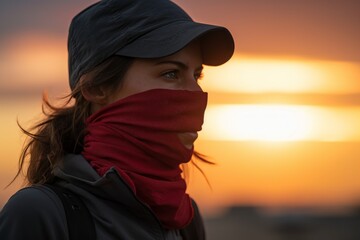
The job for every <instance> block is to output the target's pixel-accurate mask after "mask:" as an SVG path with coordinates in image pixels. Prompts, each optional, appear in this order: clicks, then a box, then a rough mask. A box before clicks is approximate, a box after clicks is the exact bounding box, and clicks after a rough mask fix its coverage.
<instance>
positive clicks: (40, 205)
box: [0, 186, 68, 240]
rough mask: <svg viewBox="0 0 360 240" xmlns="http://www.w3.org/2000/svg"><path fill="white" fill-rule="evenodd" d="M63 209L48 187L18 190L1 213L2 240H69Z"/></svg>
mask: <svg viewBox="0 0 360 240" xmlns="http://www.w3.org/2000/svg"><path fill="white" fill-rule="evenodd" d="M67 232H68V231H67V225H66V217H65V213H64V209H63V206H62V203H61V201H60V200H59V199H58V197H57V196H56V194H55V193H54V192H53V191H52V190H51V189H49V188H47V187H45V186H33V187H27V188H24V189H21V190H19V191H18V192H17V193H15V194H14V195H13V196H12V197H11V198H10V199H9V201H8V202H7V203H6V204H5V206H4V208H3V209H2V210H1V212H0V239H29V240H33V239H34V240H35V239H49V240H57V239H59V240H60V239H68V236H67Z"/></svg>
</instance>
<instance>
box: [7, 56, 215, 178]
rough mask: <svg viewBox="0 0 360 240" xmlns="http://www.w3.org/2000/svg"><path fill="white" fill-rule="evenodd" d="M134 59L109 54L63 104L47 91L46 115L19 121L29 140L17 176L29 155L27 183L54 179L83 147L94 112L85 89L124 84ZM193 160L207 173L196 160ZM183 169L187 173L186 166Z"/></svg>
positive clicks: (43, 109) (84, 77) (115, 86)
mask: <svg viewBox="0 0 360 240" xmlns="http://www.w3.org/2000/svg"><path fill="white" fill-rule="evenodd" d="M132 62H133V58H128V57H120V56H113V57H110V58H109V59H107V60H106V61H104V62H103V63H102V64H100V65H98V66H97V67H95V68H94V69H93V70H92V71H90V72H88V73H86V74H84V75H83V76H82V77H81V79H80V81H78V83H77V85H76V86H75V88H74V89H73V90H72V92H71V94H69V95H68V96H66V97H64V99H65V104H64V105H63V106H61V107H56V106H54V105H53V104H51V103H50V101H49V99H48V97H47V96H46V95H45V94H44V95H43V107H42V111H43V114H44V115H45V119H44V120H42V121H40V122H39V123H37V124H35V125H34V126H33V127H32V128H30V129H29V130H26V129H24V128H23V127H21V126H20V124H19V127H20V128H21V130H22V131H23V132H24V133H25V134H26V135H27V136H28V137H29V140H28V142H27V143H26V144H25V146H24V148H23V150H22V152H21V155H20V159H19V169H18V172H17V174H16V176H15V178H17V177H18V176H19V174H20V173H21V172H22V171H23V170H24V168H25V162H26V160H27V159H28V161H29V166H28V168H27V171H26V180H27V184H30V185H32V184H44V183H47V182H51V181H52V180H53V179H54V175H53V173H52V170H53V168H54V166H55V165H56V164H57V163H58V162H59V161H61V159H62V157H63V156H64V154H66V153H73V154H79V153H80V152H81V151H82V148H83V138H84V134H85V124H84V123H85V120H86V118H87V117H88V116H90V114H91V103H90V102H89V101H87V100H86V99H85V98H84V97H83V95H82V89H84V88H87V89H91V88H97V87H99V86H102V87H105V88H107V89H113V90H115V89H117V88H118V87H120V86H121V82H122V79H123V77H124V75H125V73H126V72H127V70H128V69H129V67H130V65H131V63H132ZM194 156H195V158H198V159H200V160H201V161H203V162H206V163H211V162H209V161H208V160H206V158H205V157H204V156H203V155H201V154H199V153H196V152H195V153H194ZM192 163H193V164H194V166H195V167H196V168H197V169H199V170H200V172H201V173H202V174H203V175H204V173H203V171H202V170H201V169H200V168H199V166H198V165H197V164H196V163H195V162H194V161H193V160H192ZM184 172H185V175H187V174H186V172H187V171H186V167H185V168H184ZM15 178H14V179H15ZM205 178H206V177H205Z"/></svg>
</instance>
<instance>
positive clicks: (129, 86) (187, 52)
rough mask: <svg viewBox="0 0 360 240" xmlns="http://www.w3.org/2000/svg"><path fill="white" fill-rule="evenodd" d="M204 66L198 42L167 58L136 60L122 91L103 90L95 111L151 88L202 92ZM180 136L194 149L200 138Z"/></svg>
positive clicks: (123, 82)
mask: <svg viewBox="0 0 360 240" xmlns="http://www.w3.org/2000/svg"><path fill="white" fill-rule="evenodd" d="M202 63H203V60H202V54H201V48H200V45H199V43H198V42H196V41H195V42H192V43H190V44H189V45H187V46H186V47H185V48H183V49H182V50H180V51H178V52H177V53H175V54H173V55H170V56H167V57H163V58H157V59H135V60H134V62H133V63H132V65H131V66H130V68H129V70H128V71H127V73H126V74H125V76H124V79H123V81H122V84H121V86H120V87H119V88H118V89H116V90H115V91H113V92H112V93H111V94H108V93H107V92H106V91H102V93H98V94H97V95H96V97H97V99H95V101H94V99H92V103H93V106H92V110H93V112H95V111H97V110H99V109H101V108H102V107H104V106H106V105H108V104H110V103H112V102H115V101H117V100H120V99H122V98H125V97H127V96H130V95H133V94H136V93H140V92H143V91H147V90H151V89H159V88H160V89H171V90H189V91H202V89H201V87H200V86H199V84H198V79H199V78H200V77H201V75H202V69H203V66H202ZM85 95H86V94H85ZM87 95H89V94H87ZM90 98H91V96H90ZM92 98H94V95H93V94H92ZM90 101H91V99H90ZM178 136H179V139H180V141H181V142H182V144H183V145H184V146H185V147H186V148H188V149H191V148H192V147H193V144H194V142H195V140H196V139H197V136H198V135H197V133H196V132H186V133H179V134H178Z"/></svg>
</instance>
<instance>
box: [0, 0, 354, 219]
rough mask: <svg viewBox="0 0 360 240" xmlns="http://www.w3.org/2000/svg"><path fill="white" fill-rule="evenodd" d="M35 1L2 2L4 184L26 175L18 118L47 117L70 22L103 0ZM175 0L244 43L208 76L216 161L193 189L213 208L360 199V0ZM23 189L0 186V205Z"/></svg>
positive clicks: (204, 139) (59, 88)
mask: <svg viewBox="0 0 360 240" xmlns="http://www.w3.org/2000/svg"><path fill="white" fill-rule="evenodd" d="M32 2H34V0H29V1H26V2H24V1H20V0H14V1H11V2H1V3H0V16H1V19H0V20H1V21H0V29H2V31H3V33H4V34H3V33H2V35H1V38H0V40H1V41H0V52H1V54H0V79H1V80H0V114H1V116H2V118H1V120H0V121H1V122H0V123H1V129H0V130H1V132H2V133H3V134H2V135H1V136H0V142H1V146H2V148H1V151H0V159H2V160H1V161H0V180H1V181H0V182H1V185H0V187H4V186H5V185H6V183H8V182H9V180H10V179H11V177H12V176H13V175H14V173H15V171H16V164H17V157H18V154H19V151H20V148H21V144H22V140H23V139H22V138H21V135H20V133H19V130H18V129H17V126H16V118H17V117H18V118H19V120H20V122H22V123H24V124H25V125H29V123H30V122H31V120H34V119H36V118H37V116H38V114H39V112H40V101H39V100H40V95H41V92H42V91H43V90H44V89H46V90H48V91H49V92H50V93H51V94H52V96H54V95H59V94H63V93H65V92H66V91H67V81H66V79H67V62H66V58H67V55H66V32H67V25H68V23H69V21H70V18H71V16H72V15H73V14H74V13H75V12H77V11H78V10H80V9H82V8H83V7H84V6H87V5H88V4H89V2H95V1H79V0H77V1H71V2H62V1H61V2H56V3H55V2H49V1H45V0H44V1H43V4H32ZM37 2H38V1H37ZM175 2H177V3H179V4H180V5H181V6H183V7H184V8H185V9H186V10H187V11H188V12H189V13H190V14H191V15H192V16H193V17H194V19H196V20H199V21H204V22H209V23H217V24H220V25H225V26H227V27H228V28H229V29H230V30H231V31H232V32H233V34H234V36H235V40H236V54H235V56H234V58H233V59H232V60H231V61H230V62H229V63H227V64H225V65H223V66H221V67H218V68H209V67H207V68H205V78H204V80H203V82H201V85H202V87H203V88H204V90H206V91H208V92H209V94H210V97H209V109H208V110H209V111H208V113H207V115H206V119H207V121H206V123H205V125H204V132H203V133H201V135H200V138H199V141H198V143H197V144H196V147H197V148H198V150H200V151H201V152H203V153H205V154H206V155H209V156H210V157H211V159H213V160H214V161H215V162H216V163H217V165H216V166H203V168H204V169H205V172H206V173H207V176H208V178H209V180H210V182H211V185H212V189H213V190H210V188H209V187H208V186H207V185H206V182H205V181H204V179H203V178H202V177H201V176H200V174H199V173H196V171H195V172H194V174H193V175H192V177H191V179H190V188H189V191H190V192H191V194H192V195H193V196H194V197H195V198H196V199H198V201H199V203H200V205H201V206H203V208H204V209H205V211H207V212H211V211H214V209H217V208H219V207H221V206H224V205H227V204H257V205H262V206H291V205H293V206H301V205H306V206H311V205H316V206H350V205H353V204H359V201H360V181H358V179H357V178H358V177H357V176H358V175H359V172H360V165H359V163H360V161H359V158H360V151H359V149H360V127H359V126H358V124H357V123H358V122H359V121H360V114H359V113H360V82H359V79H360V49H359V48H358V43H359V42H360V31H359V30H360V29H359V25H358V23H359V22H360V15H359V14H358V11H357V10H358V9H360V2H359V1H351V0H345V1H337V0H329V1H325V0H319V1H311V0H304V1H288V0H277V1H272V2H271V4H269V1H266V0H246V1H245V0H240V1H233V0H223V1H215V0H207V1H205V0H199V1H185V0H177V1H175ZM325 3H326V4H325ZM44 10H46V11H44ZM15 13H17V14H15ZM20 13H21V14H20ZM44 19H46V21H44ZM226 131H228V133H226ZM225 133H226V134H225ZM17 188H18V185H14V186H12V187H11V188H9V189H7V190H4V191H2V192H0V207H1V206H2V204H3V202H4V201H6V199H7V198H8V197H9V196H10V194H11V193H13V192H14V191H15V190H16V189H17ZM1 201H2V202H1Z"/></svg>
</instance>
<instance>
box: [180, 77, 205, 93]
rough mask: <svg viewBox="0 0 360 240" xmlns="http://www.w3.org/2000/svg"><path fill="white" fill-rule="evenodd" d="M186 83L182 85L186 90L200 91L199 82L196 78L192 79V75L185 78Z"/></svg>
mask: <svg viewBox="0 0 360 240" xmlns="http://www.w3.org/2000/svg"><path fill="white" fill-rule="evenodd" d="M185 82H186V84H185V86H184V90H188V91H202V88H201V87H200V85H199V83H198V82H197V80H196V79H194V76H191V77H188V78H187V79H186V81H185Z"/></svg>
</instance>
